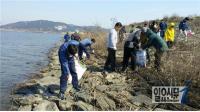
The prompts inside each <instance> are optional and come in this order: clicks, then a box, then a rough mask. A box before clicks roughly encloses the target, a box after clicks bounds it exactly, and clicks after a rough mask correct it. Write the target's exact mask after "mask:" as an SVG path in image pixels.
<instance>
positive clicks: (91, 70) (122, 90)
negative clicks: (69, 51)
mask: <svg viewBox="0 0 200 112" xmlns="http://www.w3.org/2000/svg"><path fill="white" fill-rule="evenodd" d="M60 44H61V43H58V44H57V45H56V47H54V48H53V49H52V50H51V52H50V53H49V60H50V62H49V64H48V66H47V67H45V68H43V69H42V70H41V71H40V73H39V74H36V75H35V76H34V77H32V78H31V79H30V80H28V81H26V82H24V83H21V84H18V85H17V86H16V88H15V89H14V90H13V91H12V95H11V98H12V100H11V108H10V110H19V111H59V110H60V111H64V110H69V111H70V110H71V111H77V110H84V111H87V110H88V111H94V110H96V111H98V110H104V111H107V110H119V111H120V110H124V111H130V110H143V111H144V110H155V111H158V110H159V111H164V110H166V109H169V110H195V109H193V108H191V107H189V106H182V105H179V104H177V105H168V104H153V103H152V100H151V86H152V85H151V84H152V83H156V82H155V81H153V82H152V80H150V81H148V80H147V79H145V78H144V77H142V76H141V75H140V74H139V72H132V71H127V72H126V73H120V72H116V73H108V74H106V75H105V74H102V68H103V65H104V62H105V59H104V57H103V56H101V55H100V54H96V55H92V56H91V59H90V60H88V61H86V65H87V68H88V69H87V71H86V72H85V74H84V75H83V77H82V79H81V80H80V81H79V84H80V86H81V91H80V92H75V91H74V90H73V88H72V85H71V84H68V88H67V91H66V94H65V95H66V99H65V100H60V99H59V98H58V97H57V96H58V93H59V77H60V66H59V61H58V55H57V52H58V47H59V45H60ZM118 54H119V56H121V55H122V54H121V53H120V52H118ZM119 56H118V58H120V57H119Z"/></svg>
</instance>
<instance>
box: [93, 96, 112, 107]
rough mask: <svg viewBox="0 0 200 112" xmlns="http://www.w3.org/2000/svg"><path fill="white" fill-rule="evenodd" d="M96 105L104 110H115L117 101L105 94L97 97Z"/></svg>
mask: <svg viewBox="0 0 200 112" xmlns="http://www.w3.org/2000/svg"><path fill="white" fill-rule="evenodd" d="M96 105H97V106H98V107H99V108H101V109H102V110H115V108H116V105H115V102H114V101H113V100H111V99H110V98H108V97H107V96H104V95H101V96H97V97H96Z"/></svg>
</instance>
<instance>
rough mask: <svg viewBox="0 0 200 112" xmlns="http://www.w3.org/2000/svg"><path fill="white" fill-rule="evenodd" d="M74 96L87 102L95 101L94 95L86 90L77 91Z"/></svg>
mask: <svg viewBox="0 0 200 112" xmlns="http://www.w3.org/2000/svg"><path fill="white" fill-rule="evenodd" d="M74 96H75V98H76V100H82V101H84V102H87V103H92V101H94V99H93V97H92V96H91V95H89V94H88V93H87V92H84V91H80V92H76V93H75V94H74Z"/></svg>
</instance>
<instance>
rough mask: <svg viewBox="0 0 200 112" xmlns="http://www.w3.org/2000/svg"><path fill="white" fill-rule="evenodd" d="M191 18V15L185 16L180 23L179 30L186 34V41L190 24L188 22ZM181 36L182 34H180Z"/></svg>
mask: <svg viewBox="0 0 200 112" xmlns="http://www.w3.org/2000/svg"><path fill="white" fill-rule="evenodd" d="M189 20H190V18H189V17H186V18H184V19H183V20H182V21H181V22H180V23H179V31H180V34H184V36H185V41H187V31H189V26H188V24H187V22H188V21H189ZM179 36H180V35H179ZM179 36H178V37H179Z"/></svg>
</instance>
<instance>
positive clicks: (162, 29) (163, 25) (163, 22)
mask: <svg viewBox="0 0 200 112" xmlns="http://www.w3.org/2000/svg"><path fill="white" fill-rule="evenodd" d="M159 27H160V37H162V38H163V39H164V37H165V31H166V29H167V23H166V20H164V19H162V20H161V22H160V24H159Z"/></svg>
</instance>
